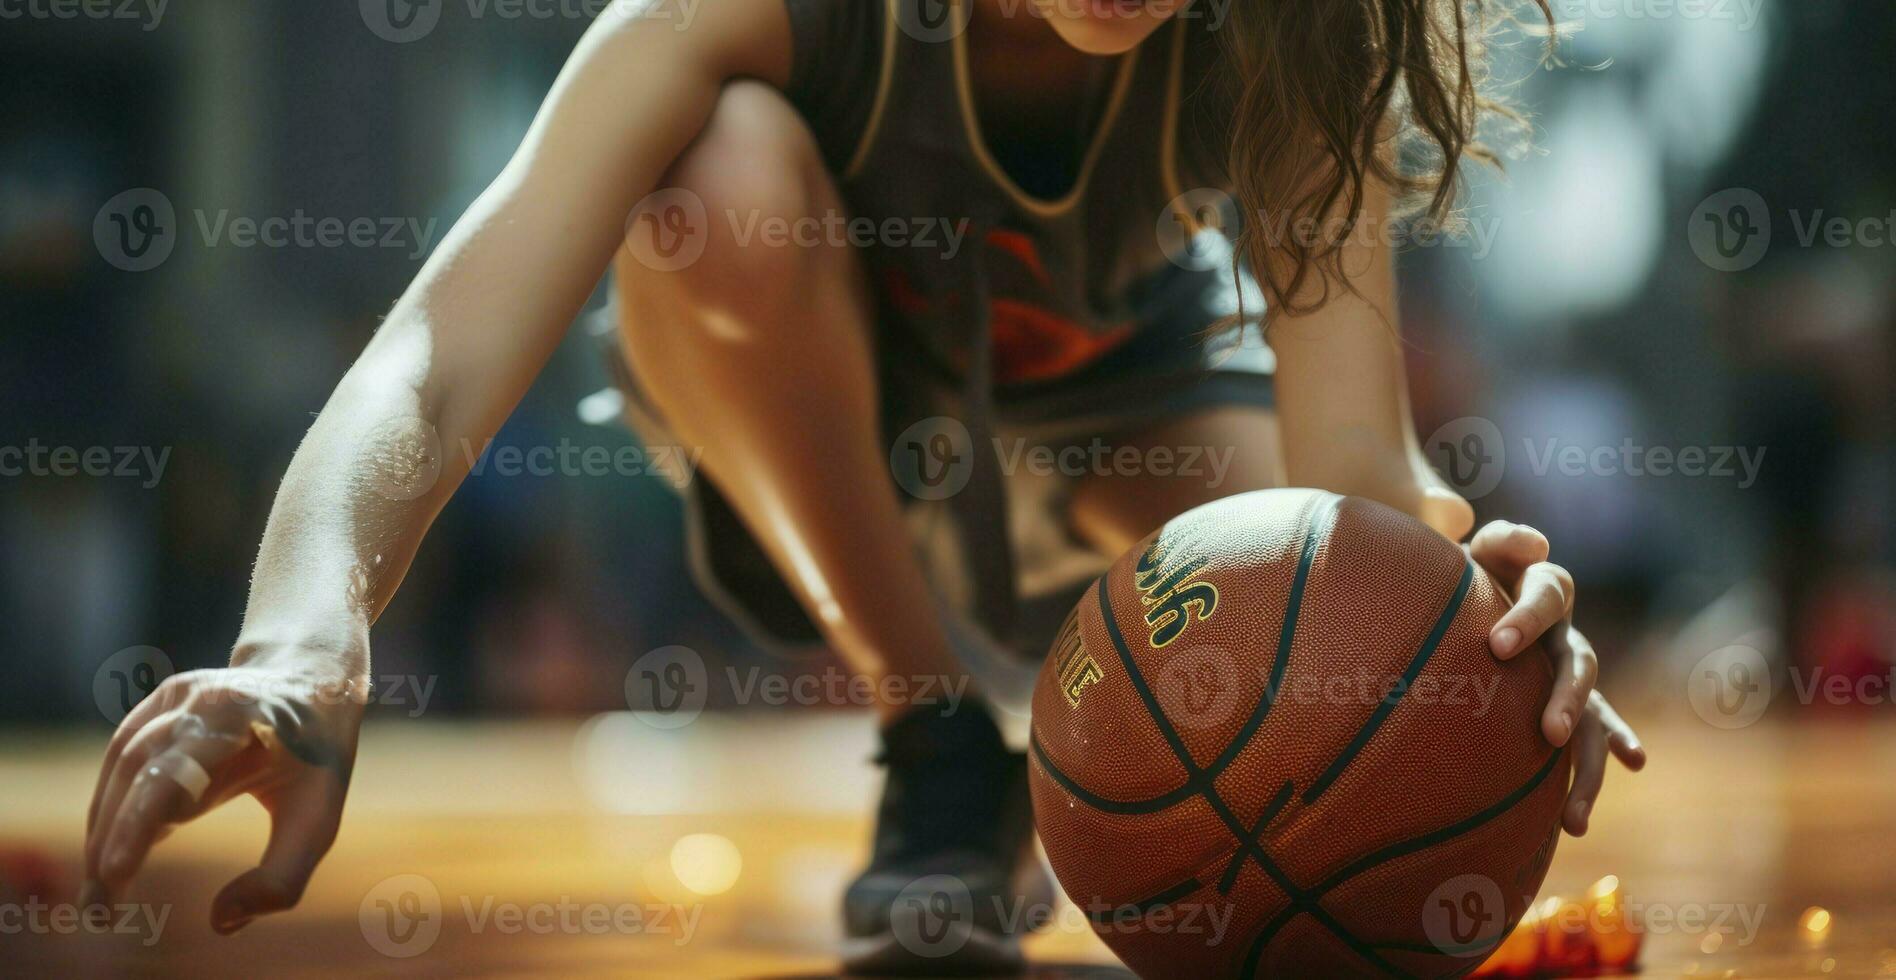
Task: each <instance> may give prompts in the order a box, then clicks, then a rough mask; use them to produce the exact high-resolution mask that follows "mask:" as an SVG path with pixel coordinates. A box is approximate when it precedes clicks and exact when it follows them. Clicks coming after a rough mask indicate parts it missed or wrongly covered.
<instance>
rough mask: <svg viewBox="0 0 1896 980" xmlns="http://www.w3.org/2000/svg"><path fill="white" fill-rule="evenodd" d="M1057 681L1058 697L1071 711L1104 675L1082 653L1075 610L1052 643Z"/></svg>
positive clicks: (1095, 664) (1088, 654)
mask: <svg viewBox="0 0 1896 980" xmlns="http://www.w3.org/2000/svg"><path fill="white" fill-rule="evenodd" d="M1053 653H1054V657H1055V658H1056V663H1057V665H1058V666H1057V668H1056V669H1057V670H1058V671H1059V677H1060V693H1061V694H1064V695H1065V696H1066V701H1067V704H1068V705H1069V706H1071V707H1075V708H1077V707H1079V706H1080V695H1082V694H1084V693H1086V689H1087V688H1088V687H1090V686H1092V685H1094V684H1097V683H1099V681H1100V679H1101V678H1103V677H1105V676H1106V675H1105V673H1104V672H1103V671H1101V670H1100V669H1099V661H1097V660H1094V659H1093V655H1092V654H1090V653H1087V652H1086V644H1085V643H1084V642H1082V641H1081V639H1080V617H1079V610H1077V609H1076V610H1074V611H1073V612H1072V613H1071V614H1069V615H1068V616H1067V619H1066V623H1065V625H1063V626H1061V627H1060V635H1059V638H1058V639H1056V640H1055V641H1054V643H1053Z"/></svg>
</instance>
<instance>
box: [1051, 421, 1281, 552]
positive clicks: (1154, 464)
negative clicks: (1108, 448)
mask: <svg viewBox="0 0 1896 980" xmlns="http://www.w3.org/2000/svg"><path fill="white" fill-rule="evenodd" d="M1112 443H1113V445H1114V446H1115V447H1116V448H1115V452H1119V453H1121V454H1122V455H1125V456H1127V457H1128V458H1131V454H1130V453H1125V452H1124V450H1123V448H1121V447H1130V448H1132V449H1136V450H1137V451H1138V456H1137V459H1138V460H1140V461H1141V462H1140V463H1139V464H1138V465H1133V466H1128V467H1125V468H1124V470H1125V472H1122V471H1120V470H1119V469H1115V471H1114V472H1110V473H1101V472H1096V473H1091V474H1088V475H1087V476H1085V477H1083V478H1081V480H1080V481H1079V482H1078V483H1076V484H1075V485H1074V487H1073V494H1072V497H1071V498H1070V501H1069V509H1068V512H1067V520H1068V522H1069V524H1070V525H1071V527H1072V530H1073V532H1074V534H1075V535H1076V536H1078V537H1079V538H1080V539H1081V540H1083V541H1085V542H1086V543H1087V544H1089V545H1091V546H1092V547H1094V548H1097V549H1099V550H1100V551H1101V552H1102V553H1104V554H1108V555H1114V556H1117V555H1119V554H1120V553H1121V552H1124V551H1125V550H1126V549H1127V548H1129V547H1131V546H1132V545H1133V544H1135V543H1137V542H1138V541H1139V540H1140V539H1141V538H1144V537H1145V536H1146V535H1148V534H1150V533H1152V531H1154V530H1155V529H1157V528H1158V527H1159V525H1161V524H1164V523H1165V522H1166V521H1168V520H1170V519H1171V518H1173V517H1175V516H1177V515H1178V514H1180V513H1183V512H1185V511H1187V510H1190V509H1192V508H1193V507H1197V506H1198V505H1200V504H1204V503H1209V502H1211V501H1213V500H1217V499H1219V498H1221V497H1228V496H1231V495H1232V494H1237V493H1244V492H1246V491H1250V490H1265V489H1269V488H1271V487H1277V486H1282V485H1283V481H1284V476H1283V462H1282V460H1283V454H1282V453H1281V452H1280V450H1279V442H1278V434H1277V416H1276V413H1274V412H1272V411H1270V410H1269V409H1266V408H1261V407H1257V406H1251V405H1221V406H1217V407H1213V408H1207V409H1204V410H1201V411H1198V412H1194V413H1191V414H1189V415H1181V416H1179V417H1177V418H1175V419H1169V420H1166V421H1163V422H1159V423H1157V424H1155V425H1153V426H1152V427H1150V428H1147V429H1144V430H1141V431H1137V432H1134V433H1132V434H1130V435H1128V436H1126V437H1124V438H1121V439H1115V440H1112Z"/></svg>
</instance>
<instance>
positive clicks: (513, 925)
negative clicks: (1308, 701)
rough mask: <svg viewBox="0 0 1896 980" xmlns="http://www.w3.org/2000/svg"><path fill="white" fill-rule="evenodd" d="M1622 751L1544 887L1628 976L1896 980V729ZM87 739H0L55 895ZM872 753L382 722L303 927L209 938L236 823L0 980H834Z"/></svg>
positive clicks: (1097, 968)
mask: <svg viewBox="0 0 1896 980" xmlns="http://www.w3.org/2000/svg"><path fill="white" fill-rule="evenodd" d="M1645 733H1646V738H1647V740H1648V743H1649V745H1650V747H1651V748H1652V750H1653V757H1654V758H1653V763H1652V765H1651V766H1650V767H1649V768H1648V770H1647V771H1646V773H1644V774H1642V775H1640V776H1637V777H1631V778H1629V777H1626V776H1625V775H1624V774H1623V773H1615V774H1614V775H1613V776H1611V777H1609V783H1608V792H1607V793H1606V795H1605V797H1604V798H1603V800H1602V802H1601V805H1600V809H1599V811H1598V812H1597V814H1596V816H1595V817H1594V827H1595V828H1596V829H1595V831H1594V833H1593V834H1592V835H1590V836H1588V837H1587V838H1584V839H1581V840H1574V839H1571V838H1568V839H1566V840H1564V841H1563V842H1562V844H1561V845H1560V850H1559V852H1558V855H1557V857H1556V859H1555V862H1554V866H1553V870H1552V872H1551V873H1550V876H1549V881H1548V886H1547V890H1545V891H1544V892H1543V894H1546V893H1547V892H1548V891H1555V892H1566V893H1575V892H1578V891H1580V890H1583V889H1584V888H1585V887H1586V885H1587V884H1588V883H1590V882H1592V881H1593V880H1595V879H1597V878H1599V877H1600V876H1602V875H1606V874H1614V875H1618V876H1619V877H1620V879H1621V881H1622V883H1623V888H1624V893H1625V895H1626V899H1627V901H1628V902H1629V903H1633V904H1639V905H1642V906H1645V907H1647V908H1650V909H1652V910H1655V912H1656V913H1657V915H1656V916H1655V917H1654V918H1653V919H1652V921H1653V922H1654V923H1656V922H1658V921H1660V918H1663V919H1665V920H1667V921H1669V922H1670V923H1672V924H1671V925H1669V926H1667V927H1665V928H1659V927H1657V926H1650V927H1649V928H1648V930H1647V933H1646V936H1645V948H1644V955H1643V970H1642V972H1643V973H1644V975H1647V976H1656V977H1675V976H1702V977H1720V976H1737V977H1789V976H1838V977H1857V976H1896V843H1893V842H1892V837H1893V836H1896V778H1892V777H1896V717H1891V718H1888V719H1887V720H1878V719H1874V718H1871V719H1857V720H1854V721H1851V720H1836V719H1832V720H1816V721H1812V720H1799V721H1798V722H1797V723H1796V724H1790V723H1786V722H1784V721H1766V722H1762V723H1760V724H1758V725H1755V726H1753V727H1751V728H1747V729H1742V730H1738V731H1718V730H1715V729H1711V728H1709V727H1707V726H1705V725H1703V724H1700V723H1697V722H1696V720H1693V719H1690V718H1689V717H1688V718H1680V719H1674V720H1670V721H1662V722H1661V723H1660V724H1658V725H1656V726H1655V725H1654V724H1653V723H1651V722H1647V723H1646V724H1645ZM106 734H107V733H106V732H105V731H103V730H98V731H88V732H84V733H76V732H75V733H51V734H48V733H26V734H22V733H11V734H5V735H0V738H4V744H5V745H6V751H5V752H4V754H0V846H11V847H18V846H20V845H31V846H34V847H38V848H43V849H45V850H46V851H47V852H49V853H50V854H51V855H53V856H54V857H55V858H56V859H57V860H58V861H59V862H61V863H62V864H63V865H64V867H65V868H66V873H67V874H68V875H70V874H73V873H76V871H75V869H76V865H75V863H74V862H75V861H76V855H77V853H78V848H79V845H80V841H81V824H82V821H83V815H84V810H85V805H86V801H87V799H88V797H89V795H90V792H91V788H92V780H93V773H94V766H95V764H96V760H97V758H98V754H99V752H100V749H101V747H102V745H103V743H104V740H105V737H106ZM868 748H869V743H868V740H867V723H866V719H863V718H859V717H854V716H838V715H834V714H831V715H814V714H811V713H804V714H789V713H779V714H774V715H771V714H751V715H746V716H743V717H741V718H735V717H723V718H718V717H714V716H710V715H707V716H705V718H703V719H700V720H699V722H698V723H697V724H696V725H694V726H692V729H691V730H689V731H684V732H678V731H663V730H660V729H657V728H654V727H652V726H648V725H644V724H641V723H640V721H639V720H638V719H637V718H635V717H634V716H631V715H615V716H603V717H601V718H597V719H592V720H589V721H567V722H535V723H521V724H488V725H470V724H448V723H409V722H401V721H400V720H375V721H372V723H371V724H370V726H369V727H368V728H367V729H366V730H365V734H364V742H363V748H362V754H361V761H360V764H359V766H358V770H357V774H356V784H355V789H354V793H353V795H352V797H351V799H350V803H349V811H348V813H347V815H346V817H345V820H344V826H343V832H342V836H341V838H340V840H339V841H338V842H337V844H336V847H335V849H334V851H333V852H332V853H331V855H330V857H329V859H328V861H327V862H326V863H325V865H324V866H323V868H322V869H321V870H320V871H319V872H318V874H317V876H316V879H315V881H314V882H313V883H312V884H311V886H310V889H309V891H308V894H307V895H306V897H305V900H304V904H303V906H302V907H301V908H300V909H298V910H297V911H295V912H293V913H291V914H288V915H284V916H277V917H272V918H268V919H264V920H259V921H258V922H256V923H254V924H253V925H251V926H250V927H249V928H248V929H247V930H245V931H244V932H243V933H241V934H239V935H238V936H236V937H233V938H228V939H226V938H222V937H219V936H217V935H215V934H214V933H212V932H211V930H210V928H209V926H208V924H207V921H206V920H207V911H208V907H209V902H210V898H211V896H212V895H213V894H214V893H215V891H216V889H217V888H218V887H219V886H220V885H221V884H222V883H223V882H224V881H226V880H228V879H229V878H231V877H233V876H234V875H236V874H237V873H239V872H240V871H242V870H243V869H244V868H245V867H246V866H247V863H248V862H250V861H252V860H254V855H255V854H257V853H259V852H260V850H261V847H262V839H263V832H264V826H265V825H264V821H263V818H262V814H261V812H260V811H259V810H257V808H256V807H255V806H254V805H251V804H250V803H249V802H248V801H241V802H240V803H238V804H236V805H233V806H231V807H227V808H226V810H225V811H224V812H219V813H217V814H213V815H212V816H211V817H210V818H207V819H206V820H204V821H201V822H200V823H199V824H197V825H193V826H190V827H187V828H184V829H182V830H181V831H179V832H178V833H177V834H176V835H175V836H174V837H173V838H172V839H170V840H168V841H166V842H165V843H164V844H163V845H161V847H160V849H159V851H158V852H157V853H156V854H155V855H154V857H153V860H152V862H151V864H150V865H149V866H148V868H147V871H146V874H145V876H144V878H143V880H142V881H141V883H140V887H139V889H138V892H137V893H136V894H135V895H133V896H129V897H128V899H127V900H128V901H136V902H139V903H143V904H144V906H145V907H146V908H147V909H148V910H149V914H148V915H147V916H146V918H145V920H144V921H145V922H147V923H148V922H150V921H153V920H155V919H157V918H158V917H160V916H162V922H163V925H162V926H161V927H159V928H156V929H154V928H152V927H150V926H149V925H140V924H138V923H133V924H131V925H130V926H128V932H127V933H124V934H113V935H73V934H65V935H55V934H50V933H48V932H46V931H38V932H33V931H26V932H10V933H6V934H0V976H42V975H45V976H53V975H58V976H74V975H125V976H180V977H218V976H258V975H273V976H299V975H333V974H337V973H340V972H347V973H349V974H360V975H371V976H373V975H394V974H413V973H420V974H424V975H448V974H455V975H472V976H503V975H521V976H525V975H549V974H555V975H594V974H596V975H602V976H663V977H686V976H706V977H757V976H765V977H803V976H823V975H829V974H831V973H832V972H833V971H834V969H835V967H834V960H833V955H832V950H833V949H834V948H835V943H836V942H837V924H836V912H835V909H836V899H837V895H838V894H839V892H840V889H841V887H842V884H843V882H844V881H846V880H847V878H848V876H849V873H850V869H851V868H852V867H853V866H854V865H855V864H856V862H857V861H858V860H860V858H861V856H862V853H863V850H864V846H865V835H866V814H867V812H868V810H867V802H868V799H869V797H870V795H871V794H872V793H873V789H874V782H873V772H872V770H871V769H870V767H869V766H868V765H867V763H866V761H865V760H866V759H867V757H868V755H869V752H868ZM1814 907H1815V908H1821V909H1823V910H1824V911H1825V912H1827V913H1828V915H1827V916H1814V915H1813V914H1811V913H1810V911H1809V910H1811V909H1812V908H1814ZM1824 923H1827V928H1813V926H1817V925H1822V924H1824ZM0 925H4V923H0ZM1029 951H1030V955H1031V956H1032V957H1033V959H1034V961H1035V962H1036V963H1037V964H1039V968H1038V972H1039V973H1040V975H1043V976H1122V975H1124V974H1123V973H1121V972H1120V971H1118V970H1117V969H1116V968H1115V967H1114V965H1113V964H1114V960H1113V958H1112V957H1111V955H1110V954H1109V953H1107V952H1106V950H1105V949H1104V947H1103V946H1101V945H1100V944H1099V942H1098V941H1097V940H1096V939H1095V938H1094V937H1093V936H1092V935H1091V934H1090V932H1088V930H1087V928H1086V926H1085V924H1084V921H1083V919H1081V918H1080V917H1078V916H1076V915H1073V914H1070V913H1069V914H1056V916H1055V918H1054V922H1053V925H1052V927H1051V929H1050V930H1049V931H1048V932H1046V933H1044V934H1042V935H1039V936H1037V937H1036V938H1034V939H1033V940H1032V942H1031V944H1030V946H1029Z"/></svg>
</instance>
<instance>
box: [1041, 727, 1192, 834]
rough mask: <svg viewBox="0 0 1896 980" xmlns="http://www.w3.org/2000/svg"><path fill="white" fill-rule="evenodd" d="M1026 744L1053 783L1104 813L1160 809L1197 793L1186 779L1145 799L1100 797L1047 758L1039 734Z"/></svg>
mask: <svg viewBox="0 0 1896 980" xmlns="http://www.w3.org/2000/svg"><path fill="white" fill-rule="evenodd" d="M1027 745H1028V747H1029V748H1030V749H1032V750H1033V753H1034V758H1035V759H1037V760H1039V762H1040V766H1041V768H1043V769H1045V770H1047V775H1048V776H1050V777H1052V779H1053V781H1054V782H1056V783H1059V784H1060V788H1061V789H1064V790H1066V791H1067V792H1069V793H1072V794H1073V795H1074V796H1075V797H1078V798H1079V801H1080V802H1081V803H1084V804H1086V805H1087V806H1090V807H1092V808H1093V809H1095V810H1099V811H1101V812H1103V813H1118V814H1128V815H1138V814H1145V813H1157V812H1159V811H1160V810H1164V809H1168V808H1170V807H1173V806H1177V805H1178V804H1179V803H1182V802H1184V801H1185V800H1188V799H1190V798H1191V797H1193V796H1194V795H1196V794H1197V792H1198V791H1197V788H1196V786H1195V785H1194V784H1193V783H1192V782H1191V781H1190V780H1187V781H1186V783H1185V785H1183V786H1180V787H1179V788H1177V789H1175V790H1172V791H1170V792H1167V793H1163V794H1160V795H1158V796H1154V797H1151V798H1149V799H1144V800H1112V799H1107V798H1106V797H1104V796H1101V795H1099V794H1098V793H1094V792H1093V791H1091V790H1089V789H1087V788H1086V787H1084V786H1081V785H1080V784H1079V783H1078V782H1076V781H1075V780H1074V779H1073V777H1071V776H1069V775H1067V774H1066V773H1065V772H1063V771H1061V769H1060V767H1059V766H1057V765H1054V763H1053V759H1051V758H1049V757H1048V755H1047V750H1046V749H1045V748H1043V747H1042V746H1041V744H1040V736H1038V735H1031V736H1029V737H1028V741H1027Z"/></svg>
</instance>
